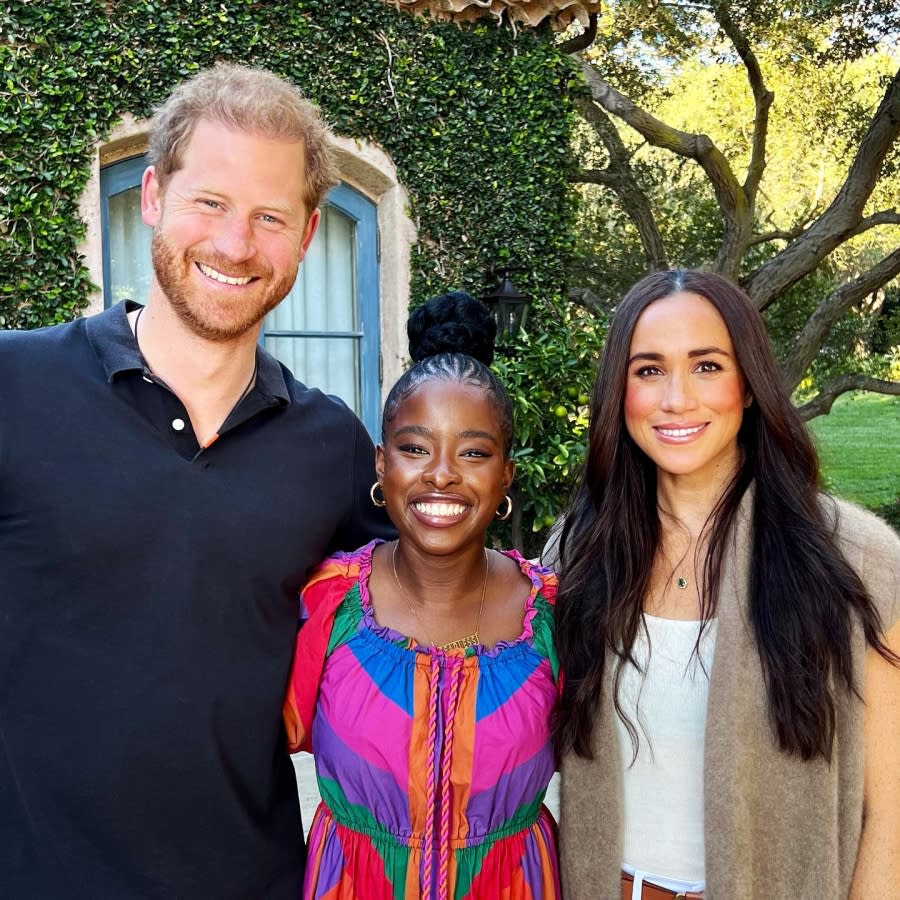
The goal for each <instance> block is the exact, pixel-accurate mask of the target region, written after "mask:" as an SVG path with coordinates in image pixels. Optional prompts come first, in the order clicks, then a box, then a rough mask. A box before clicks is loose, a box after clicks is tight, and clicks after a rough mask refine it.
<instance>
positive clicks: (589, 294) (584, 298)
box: [568, 287, 609, 316]
mask: <svg viewBox="0 0 900 900" xmlns="http://www.w3.org/2000/svg"><path fill="white" fill-rule="evenodd" d="M568 298H569V299H570V300H571V301H572V302H573V303H577V304H578V305H579V306H580V307H582V308H583V309H586V310H587V311H588V312H591V313H593V314H594V315H601V316H606V315H608V314H609V307H608V305H607V304H606V303H604V301H603V298H602V297H601V296H600V295H599V294H595V293H594V292H593V291H592V290H591V289H590V288H583V287H573V288H569V290H568Z"/></svg>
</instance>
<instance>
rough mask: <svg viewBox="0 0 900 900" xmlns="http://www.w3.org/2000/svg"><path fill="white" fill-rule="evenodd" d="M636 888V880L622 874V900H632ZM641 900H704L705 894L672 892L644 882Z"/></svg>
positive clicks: (624, 873)
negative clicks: (632, 892) (634, 887)
mask: <svg viewBox="0 0 900 900" xmlns="http://www.w3.org/2000/svg"><path fill="white" fill-rule="evenodd" d="M633 886H634V878H633V877H632V876H631V875H629V874H627V873H626V872H623V873H622V900H631V891H632V888H633ZM641 900H703V894H701V893H698V892H697V891H671V890H669V888H664V887H660V886H659V885H656V884H650V882H649V881H645V882H644V886H643V889H642V890H641Z"/></svg>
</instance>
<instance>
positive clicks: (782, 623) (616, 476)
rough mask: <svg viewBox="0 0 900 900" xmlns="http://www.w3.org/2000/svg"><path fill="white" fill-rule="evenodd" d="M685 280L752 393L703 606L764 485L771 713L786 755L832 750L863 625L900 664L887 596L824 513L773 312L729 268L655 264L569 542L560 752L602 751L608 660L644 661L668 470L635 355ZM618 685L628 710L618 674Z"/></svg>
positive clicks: (762, 611) (607, 390)
mask: <svg viewBox="0 0 900 900" xmlns="http://www.w3.org/2000/svg"><path fill="white" fill-rule="evenodd" d="M680 291H686V292H690V293H694V294H699V295H700V296H701V297H704V298H706V299H707V300H709V302H710V303H712V304H713V306H715V308H716V310H717V311H718V312H719V315H720V316H721V317H722V319H723V321H724V322H725V326H726V328H727V329H728V333H729V335H730V336H731V341H732V344H733V346H734V351H735V355H736V357H737V362H738V366H739V368H740V371H741V373H742V375H743V378H744V384H745V387H746V389H747V391H748V392H749V394H750V396H751V397H752V403H751V405H750V407H749V408H748V409H747V410H745V412H744V417H743V421H742V424H741V428H740V431H739V433H738V443H739V445H740V449H741V461H740V464H739V467H738V470H737V472H736V473H735V475H734V477H733V479H732V481H731V482H730V484H729V485H728V486H727V487H726V489H725V491H724V492H723V494H722V496H721V498H720V499H719V502H718V503H717V504H716V506H715V508H714V509H713V510H712V512H711V514H710V517H709V519H708V521H707V525H706V532H707V533H708V534H709V546H708V550H707V554H706V558H705V560H704V562H703V578H702V590H701V615H702V618H703V620H704V622H707V621H708V620H709V619H710V618H711V617H712V616H713V615H714V614H715V610H716V605H717V602H718V589H719V581H720V575H721V568H722V560H723V557H724V554H725V549H726V544H727V540H728V537H729V533H730V532H731V528H732V526H733V524H734V520H735V516H736V514H737V510H738V507H739V505H740V502H741V498H742V497H743V495H744V493H745V491H746V490H747V489H748V487H750V485H751V483H753V484H754V491H755V494H754V503H753V518H752V523H751V536H752V542H753V544H752V551H751V562H750V608H749V611H748V612H749V617H750V621H751V622H752V625H753V630H754V634H755V637H756V644H757V647H758V651H759V658H760V664H761V667H762V673H763V678H764V681H765V685H766V691H767V696H768V706H769V717H770V720H771V722H772V726H773V729H774V731H775V735H776V738H777V740H778V744H779V746H780V748H781V749H782V750H783V751H785V752H787V753H796V754H799V755H800V756H801V757H802V758H803V759H812V758H814V757H816V756H822V757H824V758H826V759H830V757H831V751H832V745H833V742H834V729H835V688H834V687H833V685H836V684H842V685H843V686H844V687H845V688H846V689H847V690H848V691H856V690H857V685H855V684H854V682H853V670H852V662H851V653H850V648H851V632H852V628H853V624H854V622H855V621H856V620H858V621H860V622H861V623H862V627H863V630H864V633H865V637H866V640H867V642H868V643H869V645H871V646H873V647H876V648H877V649H878V650H879V652H880V653H882V655H883V656H885V657H886V658H888V659H891V660H892V661H894V662H896V661H897V659H896V657H894V655H893V654H892V653H891V652H890V650H889V649H888V648H887V646H886V645H885V644H884V643H883V641H882V629H881V622H880V619H879V616H878V612H877V610H876V609H875V606H874V605H873V603H872V600H871V598H870V597H869V596H868V594H867V593H866V590H865V588H864V586H863V584H862V582H861V580H860V578H859V576H858V575H857V574H856V572H855V571H854V570H853V569H852V568H851V566H850V565H849V564H848V563H847V561H846V560H845V559H844V557H843V555H842V554H841V552H840V550H839V549H838V547H837V544H836V541H835V537H834V528H833V525H831V524H830V523H829V518H828V516H827V515H826V513H825V511H824V510H823V508H822V497H821V495H820V493H819V464H818V458H817V455H816V451H815V447H814V446H813V443H812V440H811V439H810V437H809V434H808V432H807V430H806V427H805V425H804V423H803V421H802V420H801V418H800V416H799V415H798V413H797V411H796V409H795V408H794V406H793V404H792V403H791V400H790V397H789V396H788V393H787V391H786V390H785V388H784V386H783V384H782V381H781V379H780V377H779V373H778V368H777V364H776V362H775V358H774V355H773V353H772V349H771V345H770V343H769V337H768V333H767V331H766V327H765V323H764V321H763V319H762V316H761V315H760V314H759V312H758V310H757V309H756V308H755V307H754V305H753V303H752V302H751V301H750V299H749V298H748V297H747V295H746V294H744V292H743V291H741V290H740V289H739V288H738V287H736V286H735V285H734V284H732V283H731V282H730V281H728V280H727V279H725V278H723V277H722V276H720V275H715V274H712V273H706V272H690V271H672V272H659V273H655V274H653V275H649V276H647V277H646V278H644V279H642V280H641V281H639V282H638V283H637V284H636V285H635V286H634V287H632V288H631V290H630V291H629V292H628V293H627V294H626V296H625V297H624V299H623V300H622V302H621V304H620V305H619V307H618V309H617V310H616V314H615V317H614V319H613V322H612V325H611V327H610V330H609V335H608V337H607V340H606V345H605V347H604V351H603V356H602V358H601V360H600V367H599V370H598V374H597V380H596V382H595V384H594V389H593V395H592V398H591V425H590V436H589V443H588V453H587V459H586V461H585V466H584V469H583V472H582V475H581V479H580V482H579V484H578V486H577V488H576V492H575V494H574V497H573V501H572V504H571V508H570V510H569V511H568V513H567V516H566V523H565V527H564V529H563V534H562V538H561V542H560V584H559V594H558V599H557V626H556V636H557V644H558V650H559V657H560V664H561V666H562V668H563V671H564V672H565V676H566V677H565V683H564V687H563V695H562V698H561V701H560V704H559V706H558V708H557V711H556V714H555V719H554V729H553V731H554V741H555V743H556V748H557V751H558V752H559V753H560V754H563V753H566V752H569V751H573V752H574V753H576V754H577V755H579V756H583V757H586V758H588V759H590V758H592V756H593V753H592V749H591V738H592V734H593V719H594V714H595V712H596V710H597V708H598V703H599V699H600V696H601V686H602V680H603V675H604V667H605V663H606V659H607V655H608V654H613V655H614V656H617V657H619V658H620V659H621V660H628V661H630V662H632V663H633V662H634V659H633V657H632V647H633V646H634V641H635V637H636V635H637V633H638V629H639V628H640V627H641V625H642V616H643V603H644V597H645V595H646V591H647V588H648V584H649V580H650V572H651V570H652V566H653V561H654V557H655V556H656V553H657V550H658V547H659V543H660V520H659V510H658V508H657V496H656V468H655V465H654V464H653V463H652V462H651V460H650V459H649V458H648V457H647V456H645V455H644V453H643V452H642V451H641V450H640V449H639V448H638V446H637V445H636V444H635V443H634V441H633V440H632V439H631V437H630V435H629V434H628V432H627V430H626V428H625V421H624V415H623V400H624V396H625V384H626V378H627V371H628V357H629V350H630V346H631V338H632V334H633V332H634V329H635V326H636V324H637V321H638V319H639V318H640V316H641V314H642V313H643V312H644V310H645V309H646V308H647V307H648V306H649V305H650V304H651V303H653V302H655V301H656V300H660V299H662V298H664V297H668V296H670V295H671V294H674V293H677V292H680ZM617 668H618V670H619V671H621V668H622V667H621V666H619V667H617ZM613 693H614V697H615V698H616V699H615V705H616V709H617V711H618V713H619V715H623V713H622V710H621V708H620V706H619V703H618V685H617V683H616V682H614V685H613ZM626 723H627V720H626ZM632 737H633V738H634V732H633V731H632Z"/></svg>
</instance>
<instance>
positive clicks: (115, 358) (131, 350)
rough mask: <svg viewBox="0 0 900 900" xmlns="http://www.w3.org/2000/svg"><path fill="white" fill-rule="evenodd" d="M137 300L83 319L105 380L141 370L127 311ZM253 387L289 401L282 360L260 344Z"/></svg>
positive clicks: (276, 400)
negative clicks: (104, 374)
mask: <svg viewBox="0 0 900 900" xmlns="http://www.w3.org/2000/svg"><path fill="white" fill-rule="evenodd" d="M140 307H141V304H140V303H137V302H135V301H134V300H124V301H123V302H122V303H117V304H116V305H115V306H112V307H110V308H109V309H106V310H104V311H103V312H102V313H98V314H97V315H94V316H88V317H87V318H86V319H85V320H84V321H85V328H86V329H87V336H88V340H89V341H90V343H91V346H92V348H93V350H94V353H96V354H97V358H98V359H99V360H100V364H101V365H102V366H103V371H104V372H105V373H106V378H107V380H108V381H110V382H113V381H115V380H116V378H117V377H118V376H119V375H124V374H125V373H127V372H135V371H137V372H141V373H143V371H144V361H143V359H142V357H141V351H140V350H139V349H138V345H137V341H135V339H134V334H133V332H132V330H131V325H129V323H128V318H127V316H128V313H130V312H131V311H132V310H134V309H139V308H140ZM256 361H257V370H256V390H259V391H261V392H262V393H263V394H265V396H266V397H267V398H269V400H270V401H272V402H273V403H277V404H278V405H281V406H287V405H288V404H290V402H291V395H290V392H289V391H288V386H287V382H286V381H285V377H284V370H283V369H282V367H281V364H280V363H279V362H278V360H277V359H275V357H274V356H272V354H271V353H269V352H268V351H267V350H265V349H264V348H263V347H261V346H259V345H257V347H256Z"/></svg>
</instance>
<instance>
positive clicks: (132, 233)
mask: <svg viewBox="0 0 900 900" xmlns="http://www.w3.org/2000/svg"><path fill="white" fill-rule="evenodd" d="M145 167H146V162H145V159H144V157H143V156H137V157H132V158H130V159H126V160H123V161H121V162H117V163H113V164H112V165H110V166H106V167H104V168H103V169H102V170H101V173H100V192H101V198H102V202H101V226H102V231H103V297H104V303H105V305H106V306H110V305H112V304H113V303H117V302H118V301H120V300H122V299H125V298H126V297H128V298H133V299H135V300H138V301H142V300H144V298H146V296H147V292H148V290H149V286H150V271H151V268H150V238H151V230H150V229H149V228H147V227H146V226H145V225H144V224H143V222H142V221H141V214H140V183H141V176H142V175H143V172H144V168H145ZM377 246H378V245H377V218H376V207H375V204H374V203H372V202H371V201H370V200H369V199H368V198H367V197H364V196H363V195H362V194H360V193H359V192H358V191H355V190H354V189H353V188H351V187H349V186H347V185H345V184H340V185H338V186H337V187H336V188H334V189H333V190H332V191H330V192H329V194H328V196H327V197H326V200H325V203H324V204H323V207H322V222H321V224H320V226H319V233H318V234H317V235H316V237H315V239H314V240H313V243H312V246H311V247H310V251H309V253H308V254H307V257H306V259H305V260H304V262H303V264H302V265H301V266H300V272H299V274H298V278H297V283H296V284H295V286H294V288H293V290H292V291H291V293H290V294H289V295H288V296H287V297H286V298H285V299H284V300H283V301H282V303H281V304H279V306H278V308H277V309H275V310H273V312H272V313H270V314H269V315H268V316H267V317H266V321H265V323H264V325H263V329H262V332H261V335H260V341H261V343H263V344H264V345H265V347H266V348H267V349H268V350H269V351H270V352H271V353H272V354H273V355H274V356H275V357H276V358H278V359H280V360H281V361H282V362H284V363H285V365H287V366H288V368H289V369H291V370H292V371H293V372H294V374H295V376H296V377H297V378H299V379H300V380H301V381H303V382H305V383H307V384H310V385H313V386H315V387H321V388H322V389H323V390H325V391H326V392H328V393H332V394H336V395H337V396H339V397H341V399H342V400H344V402H345V403H347V405H348V406H350V407H351V409H353V410H354V411H355V412H356V414H357V415H358V416H359V417H360V418H361V419H362V421H363V423H364V424H365V426H366V428H367V429H368V430H369V433H370V434H371V435H372V437H373V438H375V439H377V437H378V433H379V429H380V417H381V415H380V411H381V378H380V358H381V357H380V308H379V307H380V304H379V262H378V252H377Z"/></svg>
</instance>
